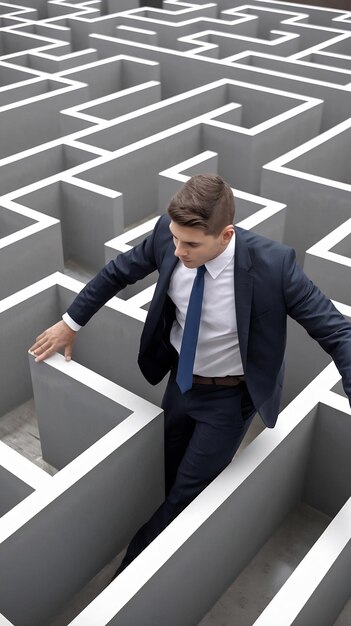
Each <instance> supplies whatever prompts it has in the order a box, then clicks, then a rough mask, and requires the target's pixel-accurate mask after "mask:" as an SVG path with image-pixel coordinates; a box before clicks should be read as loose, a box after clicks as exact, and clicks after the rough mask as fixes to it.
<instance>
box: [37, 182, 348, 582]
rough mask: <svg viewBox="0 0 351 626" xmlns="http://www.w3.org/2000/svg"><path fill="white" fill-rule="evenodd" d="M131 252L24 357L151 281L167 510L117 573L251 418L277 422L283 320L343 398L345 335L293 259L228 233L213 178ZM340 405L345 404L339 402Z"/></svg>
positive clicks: (153, 376) (221, 189) (144, 357)
mask: <svg viewBox="0 0 351 626" xmlns="http://www.w3.org/2000/svg"><path fill="white" fill-rule="evenodd" d="M167 213H168V214H167V215H163V216H162V217H161V218H160V219H159V221H158V222H157V224H156V226H155V228H154V230H153V232H152V234H151V235H150V236H149V237H147V238H146V239H145V240H144V241H143V242H142V243H141V244H139V245H138V246H136V247H135V248H133V249H132V250H130V251H129V252H126V253H124V254H121V255H119V256H118V257H117V258H116V259H115V260H113V261H110V262H109V263H108V264H107V265H106V266H105V267H104V268H103V269H102V270H101V271H100V272H99V273H98V274H97V275H96V277H95V278H93V279H92V280H91V281H90V282H89V283H88V284H87V285H86V286H85V287H84V289H83V290H82V291H81V292H80V294H78V296H77V297H76V298H75V300H74V302H73V303H72V305H71V306H70V307H69V309H68V311H67V313H65V315H64V316H63V320H61V321H59V322H58V323H57V324H55V325H54V326H52V327H51V328H49V329H47V330H46V331H45V332H44V333H42V334H41V335H40V336H39V337H38V338H37V339H36V342H35V344H34V345H33V346H32V348H31V351H32V352H34V353H35V355H36V360H37V361H41V360H43V359H45V358H47V357H49V356H50V355H51V354H53V352H55V351H57V350H58V349H60V348H64V351H65V357H66V358H67V359H70V358H71V355H72V346H73V343H74V339H75V336H76V332H77V331H78V330H79V328H80V327H81V326H83V325H85V324H86V323H87V322H88V321H89V319H90V318H91V317H92V315H94V313H95V312H96V311H97V310H98V309H99V308H100V307H101V306H103V304H104V303H105V302H107V301H108V300H109V299H110V298H111V297H112V296H114V295H115V294H116V293H118V291H119V290H121V289H123V288H124V287H125V286H126V285H127V284H130V283H134V282H135V281H137V280H139V279H141V278H143V277H144V276H146V275H147V274H149V273H151V272H153V271H154V270H155V269H157V270H158V272H159V278H158V281H157V286H156V289H155V293H154V296H153V299H152V302H151V305H150V308H149V311H148V315H147V319H146V322H145V325H144V329H143V333H142V337H141V342H140V352H139V357H138V363H139V366H140V368H141V370H142V373H143V374H144V376H145V377H146V379H147V380H148V381H149V382H150V383H151V384H157V383H158V382H159V381H160V380H162V378H163V377H164V376H165V375H166V374H167V373H168V372H170V376H169V381H168V384H167V387H166V391H165V395H164V398H163V402H162V406H163V409H164V414H165V476H166V499H165V501H164V503H163V504H162V505H161V506H160V508H159V509H158V510H157V511H156V512H155V513H154V515H153V516H152V517H151V519H150V520H149V521H148V522H147V523H146V524H145V525H144V526H143V527H142V528H141V529H140V530H139V531H138V532H137V534H136V535H135V537H134V538H133V539H132V541H131V543H130V545H129V547H128V550H127V553H126V556H125V558H124V560H123V561H122V564H121V566H120V568H119V570H118V572H120V571H122V570H123V569H124V568H125V567H126V566H127V565H128V564H129V563H130V562H131V561H132V560H133V559H134V558H135V557H136V556H137V555H138V554H139V553H140V552H141V551H142V550H143V549H144V548H145V547H146V546H147V545H148V544H149V543H150V542H151V541H152V540H153V539H154V538H155V537H156V536H157V535H158V534H159V533H160V532H161V531H162V530H163V529H164V528H165V527H166V526H167V525H168V524H169V523H170V522H171V521H172V520H173V519H174V518H175V517H176V516H177V515H178V514H179V513H180V512H181V511H182V510H183V509H184V508H185V507H186V506H187V505H188V504H189V503H190V502H191V501H192V500H193V499H194V498H195V497H196V496H197V495H198V494H199V493H200V492H201V491H202V490H203V489H204V488H205V487H206V486H207V485H208V484H209V483H210V482H211V481H212V480H213V479H214V478H215V477H216V476H218V474H219V473H220V472H221V471H222V470H223V469H224V468H225V467H226V466H227V465H228V464H229V463H230V461H231V460H232V458H233V456H234V454H235V452H236V450H237V449H238V447H239V445H240V442H241V441H242V439H243V437H244V435H245V433H246V431H247V429H248V427H249V425H250V423H251V421H252V419H253V416H254V414H255V413H256V412H258V413H259V414H260V416H261V418H262V420H263V421H264V423H265V424H266V426H268V427H269V428H273V427H274V425H275V422H276V420H277V417H278V412H279V404H280V398H281V389H282V384H283V377H284V352H285V343H286V320H287V315H290V316H291V317H293V318H294V319H295V320H297V321H298V322H299V323H300V324H302V325H303V326H304V327H305V329H306V330H307V332H308V333H309V334H310V335H311V336H312V337H313V338H314V339H316V340H317V341H318V342H319V344H320V345H321V346H322V348H323V349H324V350H326V351H327V352H328V353H329V354H330V355H331V356H332V358H333V359H334V361H335V363H336V366H337V367H338V369H339V371H340V373H341V375H342V379H343V385H344V389H345V391H346V394H347V396H348V397H349V398H351V325H350V324H349V323H348V322H347V321H346V320H345V319H344V317H343V316H342V315H341V314H340V313H339V312H338V311H337V310H336V308H335V307H334V306H333V304H332V303H331V302H330V300H328V299H327V298H326V297H325V296H324V295H323V294H322V293H321V292H320V291H319V290H318V288H317V287H316V286H315V285H313V283H312V282H311V281H310V280H309V279H308V278H307V276H306V275H305V274H304V273H303V272H302V270H301V268H300V267H299V266H298V265H297V263H296V260H295V253H294V251H293V250H292V249H291V248H289V247H287V246H284V245H281V244H279V243H276V242H274V241H270V240H268V239H266V238H264V237H260V236H258V235H255V234H254V233H252V232H250V231H245V230H243V229H241V228H238V227H234V226H233V223H234V197H233V193H232V190H231V188H230V186H229V185H228V184H227V183H226V182H225V181H223V179H222V178H220V177H219V176H217V175H214V174H206V175H198V176H193V177H192V178H190V179H189V180H188V181H187V182H186V183H185V184H184V185H183V187H182V188H181V189H180V190H179V191H178V192H177V193H176V194H175V196H174V197H173V198H172V200H171V202H170V204H169V207H168V211H167ZM350 403H351V400H350Z"/></svg>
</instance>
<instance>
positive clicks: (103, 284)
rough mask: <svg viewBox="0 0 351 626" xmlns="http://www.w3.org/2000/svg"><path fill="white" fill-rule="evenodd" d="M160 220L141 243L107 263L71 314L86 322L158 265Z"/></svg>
mask: <svg viewBox="0 0 351 626" xmlns="http://www.w3.org/2000/svg"><path fill="white" fill-rule="evenodd" d="M161 220H162V218H160V220H158V222H157V223H156V225H155V228H154V230H153V232H152V233H151V234H150V235H149V236H148V237H147V238H146V239H144V241H143V242H142V243H140V244H139V245H137V246H135V247H134V248H132V249H131V250H128V252H124V253H123V254H120V255H119V256H117V257H116V258H115V259H113V260H112V261H110V262H109V263H107V265H105V266H104V267H103V268H102V269H101V270H100V272H98V274H96V276H95V277H94V278H92V280H90V281H89V282H88V283H87V284H86V286H85V287H84V288H83V289H82V291H81V292H80V293H79V294H78V295H77V297H76V298H75V299H74V301H73V302H72V304H71V305H70V306H69V308H68V309H67V313H68V315H69V316H70V317H71V318H72V319H73V320H74V321H75V322H76V323H77V324H79V325H80V326H84V325H85V324H86V323H87V322H88V321H89V320H90V318H91V317H92V316H93V315H94V314H95V313H96V312H97V311H98V310H99V309H100V308H101V307H102V306H103V305H104V304H105V303H106V302H108V300H110V299H111V298H112V297H113V296H115V295H116V294H117V293H118V292H119V291H120V290H121V289H124V287H126V285H131V284H133V283H135V282H136V281H138V280H140V279H141V278H144V276H147V275H148V274H151V272H153V271H154V270H155V269H157V261H156V256H155V239H157V230H158V227H159V224H160V221H161Z"/></svg>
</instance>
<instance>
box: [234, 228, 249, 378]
mask: <svg viewBox="0 0 351 626" xmlns="http://www.w3.org/2000/svg"><path fill="white" fill-rule="evenodd" d="M243 232H244V231H242V230H241V229H240V228H237V227H236V228H235V263H234V293H235V309H236V320H237V326H238V337H239V346H240V353H241V359H242V362H243V367H244V371H245V370H246V360H247V347H248V340H249V328H250V317H251V304H252V289H253V279H252V276H251V274H250V270H251V267H252V262H251V257H250V252H249V249H248V246H247V244H246V242H245V239H244V237H243Z"/></svg>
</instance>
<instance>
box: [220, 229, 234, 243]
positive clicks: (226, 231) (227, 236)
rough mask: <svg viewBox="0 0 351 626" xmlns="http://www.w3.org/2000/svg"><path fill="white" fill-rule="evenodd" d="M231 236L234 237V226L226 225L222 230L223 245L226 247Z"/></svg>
mask: <svg viewBox="0 0 351 626" xmlns="http://www.w3.org/2000/svg"><path fill="white" fill-rule="evenodd" d="M233 235H234V226H233V225H232V224H228V226H226V227H225V228H223V230H222V240H223V243H224V244H226V245H228V243H229V242H230V240H231V238H232V237H233Z"/></svg>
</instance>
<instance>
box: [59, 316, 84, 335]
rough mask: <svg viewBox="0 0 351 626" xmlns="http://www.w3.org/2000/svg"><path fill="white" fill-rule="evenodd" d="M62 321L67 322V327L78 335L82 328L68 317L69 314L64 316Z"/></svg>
mask: <svg viewBox="0 0 351 626" xmlns="http://www.w3.org/2000/svg"><path fill="white" fill-rule="evenodd" d="M62 319H63V321H64V322H66V324H67V326H69V327H70V329H71V330H74V331H75V332H76V333H77V332H78V330H80V329H81V328H82V327H81V326H79V324H77V322H75V321H74V320H72V318H71V317H70V315H68V313H64V314H63V315H62Z"/></svg>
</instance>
